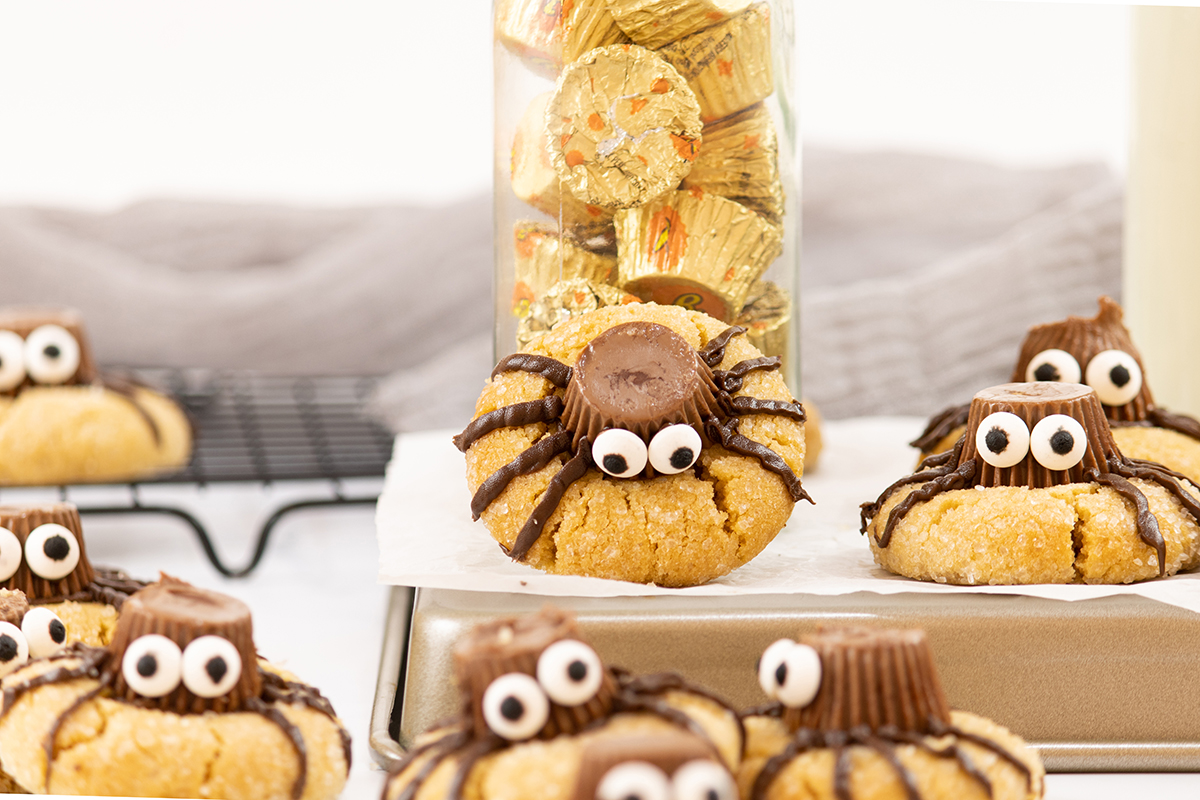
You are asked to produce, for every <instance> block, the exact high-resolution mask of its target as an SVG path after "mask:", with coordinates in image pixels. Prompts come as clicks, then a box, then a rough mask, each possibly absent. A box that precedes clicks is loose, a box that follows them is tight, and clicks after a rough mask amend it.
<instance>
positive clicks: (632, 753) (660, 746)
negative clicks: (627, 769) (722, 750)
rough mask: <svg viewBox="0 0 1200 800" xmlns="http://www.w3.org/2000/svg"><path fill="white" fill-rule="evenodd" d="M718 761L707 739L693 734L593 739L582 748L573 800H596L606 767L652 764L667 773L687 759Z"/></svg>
mask: <svg viewBox="0 0 1200 800" xmlns="http://www.w3.org/2000/svg"><path fill="white" fill-rule="evenodd" d="M697 760H711V761H716V762H718V763H722V765H723V762H720V756H719V755H718V754H717V751H716V748H714V747H713V745H712V743H711V742H708V741H706V740H704V739H701V738H700V737H699V736H696V735H695V734H693V733H685V732H684V731H663V732H661V733H657V734H654V735H649V734H641V735H638V734H630V735H627V736H614V737H609V738H605V739H596V740H593V741H591V742H589V743H588V744H587V746H585V747H584V749H583V754H582V756H581V760H580V764H579V780H578V781H577V782H576V783H575V792H574V794H573V795H572V798H573V799H574V800H596V797H597V789H598V788H599V787H600V783H601V782H602V781H603V780H604V776H605V775H607V774H608V772H609V770H611V769H612V768H613V767H617V766H619V765H621V764H626V763H628V762H630V761H640V762H643V763H647V764H652V765H654V766H656V767H658V768H659V769H661V770H662V771H663V772H664V773H666V774H667V775H671V774H673V773H674V772H675V770H677V769H679V768H680V767H682V766H683V765H684V764H686V763H688V762H689V761H697Z"/></svg>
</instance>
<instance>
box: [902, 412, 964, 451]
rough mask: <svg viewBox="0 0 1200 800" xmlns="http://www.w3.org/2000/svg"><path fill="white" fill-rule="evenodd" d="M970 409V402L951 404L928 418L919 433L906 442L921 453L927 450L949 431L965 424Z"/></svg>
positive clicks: (947, 434)
mask: <svg viewBox="0 0 1200 800" xmlns="http://www.w3.org/2000/svg"><path fill="white" fill-rule="evenodd" d="M970 411H971V404H970V403H963V404H962V405H961V406H951V407H950V408H947V409H945V410H944V411H941V412H939V413H937V414H936V415H934V417H933V418H932V419H930V420H929V424H928V425H926V426H925V430H924V431H922V432H921V435H920V436H918V437H917V438H916V439H913V440H912V441H911V442H909V443H908V444H909V446H910V447H915V448H917V449H918V450H920V451H921V452H922V453H927V452H929V451H930V450H932V449H933V448H934V446H936V445H937V443H938V442H940V441H941V440H942V439H945V438H946V437H947V436H949V435H950V432H951V431H953V430H954V429H956V428H961V427H962V426H963V425H966V424H967V415H968V414H969V413H970Z"/></svg>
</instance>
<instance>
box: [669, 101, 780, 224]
mask: <svg viewBox="0 0 1200 800" xmlns="http://www.w3.org/2000/svg"><path fill="white" fill-rule="evenodd" d="M703 135H704V141H703V144H701V145H700V152H699V153H698V154H697V155H696V161H695V162H694V163H693V164H692V171H691V172H689V173H688V175H687V177H686V178H684V179H683V188H684V189H689V190H690V189H700V190H701V191H703V192H705V193H707V194H715V195H719V196H721V197H727V198H729V199H730V200H733V201H735V202H738V203H741V204H742V205H744V206H746V207H747V208H749V209H750V210H752V211H754V212H755V213H757V214H759V215H761V216H762V217H763V218H765V219H766V220H768V221H769V222H772V223H775V224H779V223H780V222H782V221H783V211H784V205H785V197H784V190H783V180H782V179H781V178H780V175H779V143H778V138H777V137H776V134H775V125H774V123H773V122H772V121H771V112H770V111H768V110H767V107H766V106H765V105H764V104H762V103H757V104H755V105H753V106H751V107H750V108H747V109H746V110H745V111H741V112H739V113H737V114H734V115H733V116H731V117H729V118H728V119H723V120H719V121H717V122H711V123H706V124H705V125H704V134H703Z"/></svg>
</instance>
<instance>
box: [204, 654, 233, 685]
mask: <svg viewBox="0 0 1200 800" xmlns="http://www.w3.org/2000/svg"><path fill="white" fill-rule="evenodd" d="M204 671H205V672H207V673H208V677H209V678H212V682H213V683H220V682H221V678H224V677H225V673H226V672H228V671H229V666H228V665H227V664H226V663H225V659H223V658H221V657H220V656H217V657H216V658H211V659H209V661H208V663H207V664H205V665H204Z"/></svg>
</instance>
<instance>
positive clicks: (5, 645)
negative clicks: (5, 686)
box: [0, 622, 29, 676]
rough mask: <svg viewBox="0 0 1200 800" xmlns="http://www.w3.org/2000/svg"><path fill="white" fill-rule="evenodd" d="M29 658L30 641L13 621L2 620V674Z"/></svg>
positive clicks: (0, 634)
mask: <svg viewBox="0 0 1200 800" xmlns="http://www.w3.org/2000/svg"><path fill="white" fill-rule="evenodd" d="M28 660H29V642H27V641H26V640H25V634H23V633H21V629H20V628H18V627H17V626H16V625H13V624H12V623H11V622H0V676H2V675H7V674H8V673H10V672H12V671H13V670H15V669H16V668H18V667H20V666H21V665H22V664H24V663H25V662H26V661H28Z"/></svg>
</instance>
